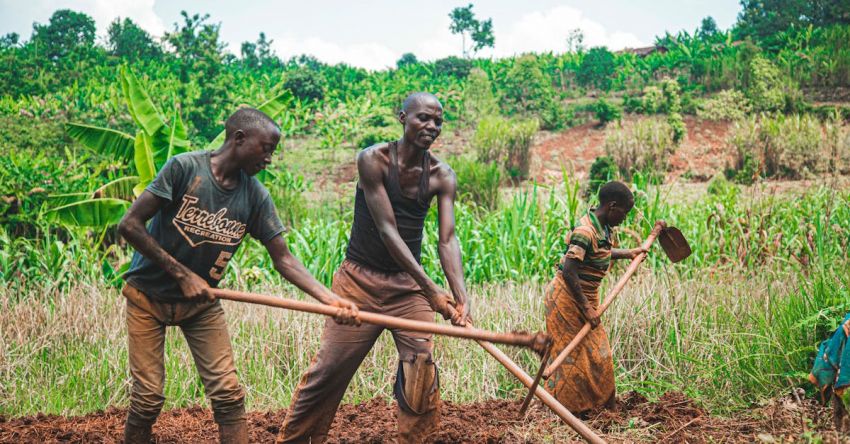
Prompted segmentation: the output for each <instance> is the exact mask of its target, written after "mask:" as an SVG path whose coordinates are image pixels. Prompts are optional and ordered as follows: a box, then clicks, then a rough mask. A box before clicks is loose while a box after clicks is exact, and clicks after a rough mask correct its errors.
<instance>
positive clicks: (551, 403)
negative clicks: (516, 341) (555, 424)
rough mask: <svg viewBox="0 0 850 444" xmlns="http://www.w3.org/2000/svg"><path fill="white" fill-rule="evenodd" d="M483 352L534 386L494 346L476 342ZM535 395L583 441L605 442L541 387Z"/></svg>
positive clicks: (594, 443) (524, 382)
mask: <svg viewBox="0 0 850 444" xmlns="http://www.w3.org/2000/svg"><path fill="white" fill-rule="evenodd" d="M477 342H478V344H479V345H481V347H483V348H484V350H487V353H490V354H491V355H493V357H494V358H496V360H497V361H499V363H501V364H502V365H503V366H505V368H506V369H508V371H509V372H511V373H513V375H514V376H516V377H517V379H519V380H520V382H522V383H523V385H525V386H526V387H529V388H531V387H532V386H534V380H533V379H531V376H528V374H527V373H525V372H524V371H523V370H522V368H520V366H518V365H517V364H516V363H515V362H514V361H512V360H511V358H509V357H508V355H506V354H505V353H504V352H502V351H501V350H499V348H498V347H496V346H495V345H493V344H491V343H489V342H486V341H477ZM533 393H534V394H535V395H537V397H538V398H540V401H542V402H543V404H545V405H546V407H549V409H550V410H552V412H554V413H555V414H556V415H558V417H560V418H561V419H562V420H564V422H566V423H567V425H568V426H570V427H572V428H573V430H575V431H576V432H577V433H578V434H579V435H581V437H582V438H584V439H585V441H587V442H589V443H593V444H605V440H603V439H602V438H601V437H599V435H597V434H596V433H595V432H594V431H593V430H591V429H590V427H588V426H587V425H586V424H585V423H583V422H581V420H580V419H578V418H576V417H575V415H573V414H572V413H571V412H570V411H569V410H567V408H566V407H564V406H563V405H562V404H561V403H560V402H558V400H557V399H555V397H554V396H552V395H551V394H550V393H549V392H547V391H546V390H545V389H543V388H542V387H539V386H536V387H535V388H534V392H533Z"/></svg>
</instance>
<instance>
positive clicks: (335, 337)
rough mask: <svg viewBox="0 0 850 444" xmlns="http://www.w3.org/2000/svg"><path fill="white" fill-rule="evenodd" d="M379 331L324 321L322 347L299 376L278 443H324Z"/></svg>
mask: <svg viewBox="0 0 850 444" xmlns="http://www.w3.org/2000/svg"><path fill="white" fill-rule="evenodd" d="M382 331H383V328H382V327H378V326H375V325H368V324H363V325H361V326H359V327H353V326H347V325H339V324H337V323H336V322H334V321H333V320H332V319H327V320H326V322H325V329H324V332H323V333H322V346H321V348H320V349H319V353H318V354H317V355H316V356H315V357H314V358H313V363H312V364H311V365H310V368H309V369H308V370H307V372H306V373H304V376H302V377H301V382H300V383H299V384H298V388H297V389H296V391H295V395H294V396H293V399H292V403H290V405H289V412H288V413H287V414H286V419H285V420H284V421H283V426H282V427H281V428H280V433H279V434H278V435H277V442H278V443H312V444H319V443H321V442H324V440H325V439H326V438H327V435H328V430H329V429H330V428H331V424H332V423H333V419H334V415H335V414H336V410H337V408H338V407H339V403H340V401H342V396H343V395H344V394H345V389H346V388H348V383H349V382H351V378H352V377H353V376H354V373H355V372H356V371H357V368H358V367H360V363H361V362H363V358H365V357H366V355H367V354H368V353H369V350H371V349H372V346H373V345H374V344H375V340H376V339H378V336H380V334H381V332H382Z"/></svg>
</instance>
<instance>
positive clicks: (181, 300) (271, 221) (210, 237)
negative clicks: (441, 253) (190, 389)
mask: <svg viewBox="0 0 850 444" xmlns="http://www.w3.org/2000/svg"><path fill="white" fill-rule="evenodd" d="M225 133H226V138H225V142H224V144H223V145H222V146H221V147H220V148H219V149H218V150H216V151H213V152H209V151H197V152H192V153H186V154H181V155H178V156H175V157H173V158H172V159H170V160H169V161H168V162H167V163H166V164H165V166H164V167H163V168H162V170H161V171H160V172H159V174H158V175H157V177H156V179H154V181H153V182H152V183H151V184H150V185H148V187H147V188H146V189H145V191H144V192H143V193H142V195H141V196H139V198H138V199H136V201H135V202H134V203H133V205H132V206H131V207H130V209H129V210H128V211H127V214H126V215H125V216H124V219H123V220H122V221H121V223H120V224H119V226H118V230H119V232H120V233H121V235H122V236H123V237H124V238H125V239H126V240H127V242H129V243H130V244H131V245H132V246H133V247H135V249H136V253H135V255H134V256H133V261H132V264H131V266H130V270H129V271H128V272H127V273H126V274H125V275H124V279H125V281H126V282H127V285H126V286H125V287H124V290H123V294H124V296H125V297H126V298H127V310H126V311H127V333H128V348H129V353H128V354H129V360H130V374H131V376H132V379H133V386H132V391H131V395H130V410H129V413H128V415H127V422H126V425H125V430H124V439H125V442H128V443H148V442H149V441H150V435H151V427H152V425H153V423H154V422H155V421H156V418H157V416H158V415H159V412H160V410H161V409H162V405H163V403H164V401H165V398H164V396H163V386H164V384H165V365H164V346H165V327H166V326H179V327H180V329H181V330H182V331H183V335H184V336H185V337H186V342H187V343H188V344H189V349H190V350H191V352H192V356H193V358H194V360H195V366H196V367H197V369H198V373H199V374H200V377H201V379H202V381H203V384H204V389H205V391H206V394H207V397H209V399H210V402H211V403H212V408H213V416H214V418H215V421H216V423H218V425H219V435H220V439H221V442H223V443H224V442H227V443H246V442H247V441H248V429H247V425H246V421H245V406H244V398H245V394H244V391H243V389H242V386H241V385H240V384H239V381H238V379H237V377H236V369H235V367H234V364H233V351H232V349H231V346H230V337H229V334H228V332H227V325H226V323H225V319H224V311H223V310H222V307H221V303H220V302H219V301H217V300H215V298H214V297H213V295H212V293H211V292H210V288H212V287H216V286H217V285H218V282H219V281H220V280H221V278H222V275H223V273H224V270H225V268H226V267H227V263H228V261H229V260H230V258H231V257H232V256H233V255H234V254H235V253H236V250H237V249H238V248H239V244H240V243H241V242H242V239H243V238H244V237H245V235H246V234H250V235H251V236H252V237H253V238H255V239H257V240H259V241H260V242H262V243H263V245H264V246H265V247H266V249H267V250H268V252H269V254H270V255H271V258H272V261H273V263H274V267H275V269H276V270H277V271H278V272H279V273H280V274H281V275H282V276H283V277H284V278H285V279H287V280H289V281H290V282H292V283H293V284H295V285H296V286H297V287H298V288H300V289H301V290H303V291H305V292H306V293H308V294H310V295H311V296H313V297H315V298H316V299H318V300H319V301H321V302H323V303H325V304H329V305H333V306H336V307H339V308H340V309H341V311H340V315H338V316H337V318H336V321H337V322H340V323H343V324H359V320H358V318H357V314H358V312H357V306H356V305H355V304H353V303H352V302H349V301H346V300H344V299H342V298H340V297H339V296H337V295H335V294H334V293H333V292H331V291H330V290H329V289H327V288H326V287H325V286H323V285H322V284H320V283H319V282H318V281H316V279H315V278H313V276H311V275H310V273H309V272H308V271H307V270H306V268H304V266H303V265H302V264H301V262H299V261H298V259H296V258H295V257H294V256H292V254H291V253H290V252H289V249H288V248H287V245H286V242H285V241H284V238H283V236H282V235H281V234H282V233H283V232H284V228H283V224H282V223H281V221H280V219H279V218H278V216H277V214H276V212H275V207H274V204H273V203H272V199H271V196H270V195H269V192H268V190H266V188H265V187H264V186H263V185H262V184H261V183H260V182H259V181H258V180H257V179H256V178H254V177H253V176H254V175H256V174H257V173H259V172H260V171H262V170H263V169H265V168H266V167H267V166H268V165H269V164H270V163H271V155H272V153H273V152H274V151H275V149H276V147H277V145H278V143H279V141H280V130H279V128H278V127H277V125H276V124H275V123H274V121H273V120H272V119H270V118H269V117H268V116H266V115H265V114H263V113H262V112H261V111H258V110H256V109H252V108H242V109H240V110H238V111H236V112H235V113H234V114H233V115H232V116H230V118H228V119H227V122H226V124H225ZM148 221H150V224H149V225H148V227H147V228H145V224H146V222H148Z"/></svg>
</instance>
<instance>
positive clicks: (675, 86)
mask: <svg viewBox="0 0 850 444" xmlns="http://www.w3.org/2000/svg"><path fill="white" fill-rule="evenodd" d="M680 91H681V88H679V83H677V82H676V81H675V80H673V79H664V80H662V81H661V96H662V98H663V99H662V101H661V108H660V109H659V111H661V112H663V113H667V114H670V113H680V112H682V98H681V94H680Z"/></svg>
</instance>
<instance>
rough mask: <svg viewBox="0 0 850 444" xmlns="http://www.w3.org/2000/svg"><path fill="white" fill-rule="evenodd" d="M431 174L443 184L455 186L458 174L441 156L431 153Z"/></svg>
mask: <svg viewBox="0 0 850 444" xmlns="http://www.w3.org/2000/svg"><path fill="white" fill-rule="evenodd" d="M431 176H432V177H436V178H437V179H439V181H440V183H441V184H444V185H451V186H455V185H456V184H457V176H456V175H455V172H454V170H453V169H452V167H451V166H450V165H449V164H448V163H446V162H443V161H442V160H441V159H440V158H439V157H437V156H435V155H434V154H433V153H432V154H431Z"/></svg>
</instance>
